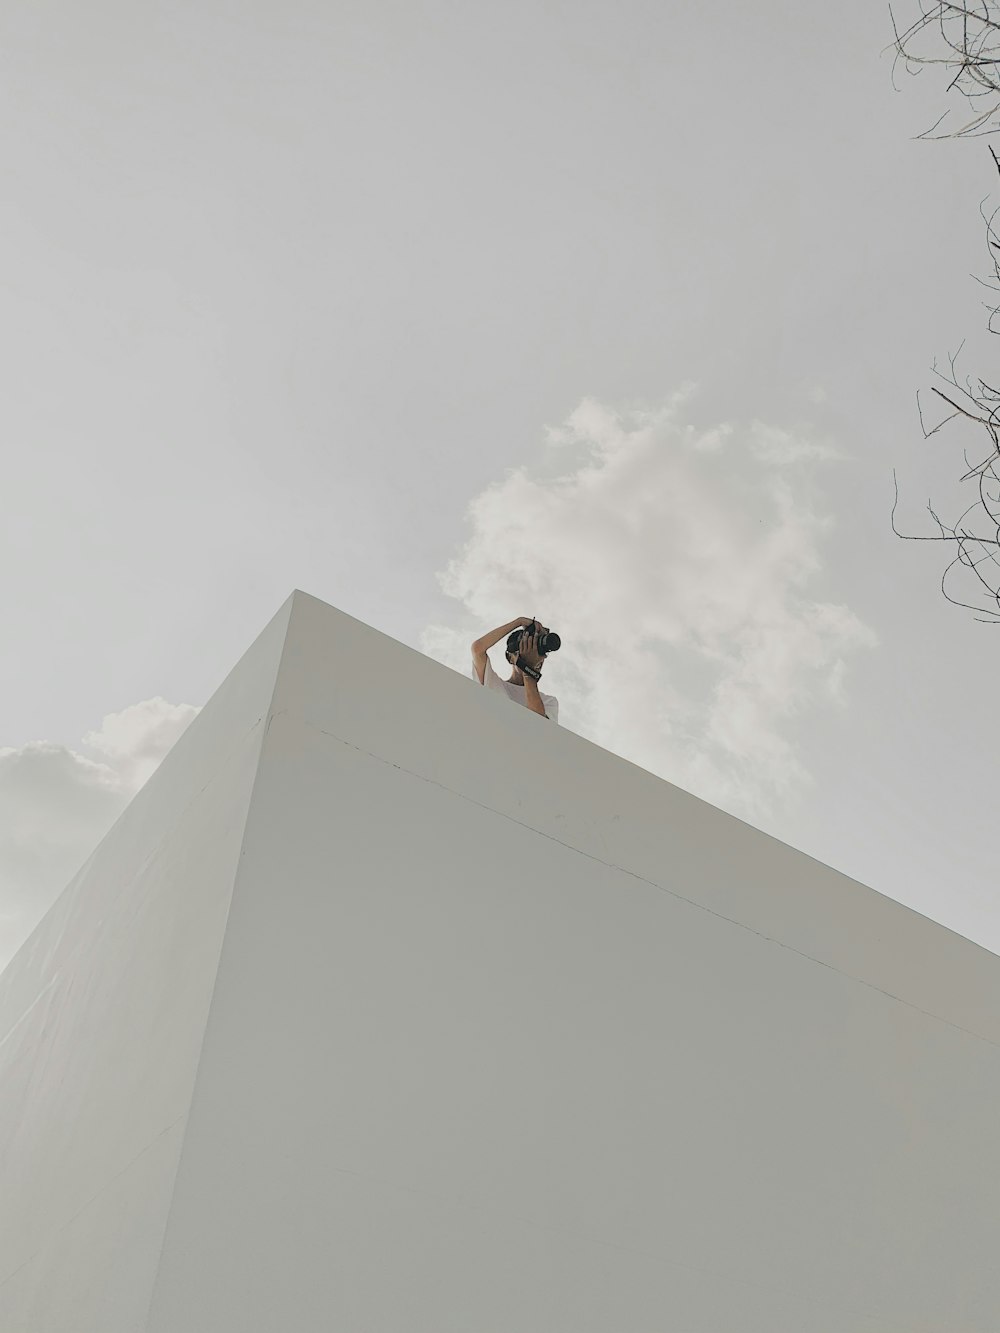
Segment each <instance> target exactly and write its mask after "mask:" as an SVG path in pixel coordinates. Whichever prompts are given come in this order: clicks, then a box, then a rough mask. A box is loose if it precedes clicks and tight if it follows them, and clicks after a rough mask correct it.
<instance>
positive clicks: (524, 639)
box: [517, 620, 545, 669]
mask: <svg viewBox="0 0 1000 1333" xmlns="http://www.w3.org/2000/svg"><path fill="white" fill-rule="evenodd" d="M530 624H531V621H530V620H529V621H528V625H530ZM540 632H541V631H532V630H530V629H528V627H527V625H526V626H525V630H524V633H523V634H522V635H521V642H520V643H519V644H518V647H517V655H518V657H523V658H524V660H525V661H526V662H527V664H528V666H530V667H535V668H536V669H537V668H538V667H540V666H541V665H542V662H543V661H544V660H545V659H544V658H543V657H542V655H541V653H540V652H539V651H538V647H537V637H536V635H537V634H538V633H540Z"/></svg>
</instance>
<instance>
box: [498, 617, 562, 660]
mask: <svg viewBox="0 0 1000 1333" xmlns="http://www.w3.org/2000/svg"><path fill="white" fill-rule="evenodd" d="M537 625H538V621H537V620H533V621H532V622H531V625H529V626H528V628H527V629H516V630H514V632H513V633H512V634H510V635H508V638H507V652H508V654H513V656H514V657H515V658H516V657H517V654H518V651H519V650H520V647H521V635H522V634H530V632H531V629H532V627H536V626H537ZM561 644H562V639H560V637H559V635H558V634H553V633H552V632H551V631H548V632H546V633H544V634H539V636H538V638H537V639H536V640H535V647H536V648H537V649H538V651H539V652H540V653H541V655H542V656H543V657H547V656H548V654H549V653H554V652H556V651H557V649H558V648H559V647H560V645H561Z"/></svg>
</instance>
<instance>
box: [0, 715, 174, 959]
mask: <svg viewBox="0 0 1000 1333" xmlns="http://www.w3.org/2000/svg"><path fill="white" fill-rule="evenodd" d="M198 711H199V710H198V709H197V708H195V707H194V706H192V705H191V704H169V703H167V702H166V700H165V699H159V698H157V699H146V700H144V701H143V702H142V703H138V704H133V705H132V706H131V707H129V708H125V709H123V710H122V712H120V713H109V714H108V715H107V716H106V717H105V718H104V720H103V722H102V724H101V727H100V728H99V729H98V730H97V731H91V732H88V733H87V735H86V736H85V737H84V739H83V745H84V746H85V747H87V748H88V749H91V750H94V751H96V752H97V753H98V754H99V755H100V756H101V758H100V759H99V760H95V759H90V758H88V757H87V756H86V755H83V754H80V753H78V752H77V751H76V750H72V749H69V748H68V747H67V746H64V745H53V744H51V743H50V742H48V741H36V742H33V743H32V744H29V745H23V746H21V747H20V748H19V749H10V748H7V749H4V748H0V969H2V968H3V967H5V966H6V965H7V963H8V962H9V961H10V959H11V957H12V956H13V954H14V953H15V951H16V950H17V949H18V947H19V946H20V945H21V944H22V943H23V941H24V940H25V939H26V938H27V936H28V935H29V934H30V933H31V931H32V930H33V929H34V927H35V925H36V924H37V922H38V921H39V920H40V919H41V917H42V916H43V915H44V913H45V912H46V911H47V909H48V908H49V907H50V906H51V904H52V903H53V902H54V901H55V899H56V898H57V897H58V895H59V893H60V892H61V891H62V889H63V888H64V887H65V886H66V884H67V883H68V882H69V880H70V879H71V878H72V877H73V875H74V874H75V873H76V871H77V870H78V869H79V868H80V866H81V865H82V864H83V862H84V861H85V860H86V859H87V857H88V856H89V855H90V853H91V852H92V851H93V850H94V848H95V847H96V846H97V844H98V843H99V842H100V840H101V839H102V838H103V837H104V835H105V833H107V831H108V829H109V828H110V827H111V825H112V824H113V823H114V822H115V820H116V819H117V818H118V816H119V815H120V814H121V812H122V810H124V808H125V806H126V805H127V804H128V802H129V801H130V800H131V798H132V796H133V795H134V794H135V793H136V791H138V789H139V788H140V787H141V786H142V784H143V783H144V782H145V781H146V779H147V778H148V777H149V776H150V774H151V773H152V772H153V771H154V770H155V769H156V767H157V765H158V764H159V762H160V760H161V759H162V758H163V756H164V755H165V754H166V753H167V751H168V750H169V749H170V747H171V746H172V745H173V743H174V742H175V741H176V740H177V738H178V736H179V735H180V734H181V732H182V731H183V730H184V729H185V727H186V726H187V725H188V723H189V722H190V721H191V719H192V718H193V717H194V716H195V715H196V714H197V713H198Z"/></svg>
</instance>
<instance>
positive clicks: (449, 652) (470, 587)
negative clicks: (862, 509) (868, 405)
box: [422, 383, 877, 820]
mask: <svg viewBox="0 0 1000 1333" xmlns="http://www.w3.org/2000/svg"><path fill="white" fill-rule="evenodd" d="M696 388H697V386H695V385H693V384H690V383H687V384H684V385H682V386H681V387H680V389H678V390H677V391H676V392H675V393H674V394H672V395H671V396H670V397H669V398H668V400H667V401H666V403H665V404H664V405H663V406H662V407H661V408H658V409H655V410H645V409H639V410H633V411H631V412H629V413H619V412H616V411H614V410H613V409H611V408H609V407H606V406H605V405H603V404H602V403H600V402H598V401H597V400H596V399H594V398H586V399H584V400H583V401H582V402H581V403H580V404H579V406H578V407H577V408H576V410H575V411H574V412H572V413H571V414H570V416H569V417H568V418H567V420H566V421H565V422H564V423H563V424H562V425H561V426H558V427H550V428H547V429H546V431H545V436H544V450H543V456H542V458H541V459H540V460H539V464H538V467H537V469H536V475H534V476H529V474H528V471H527V469H525V468H517V469H510V470H509V471H508V474H507V476H506V478H505V480H504V481H502V482H498V483H494V484H493V485H491V486H489V487H488V488H487V489H486V490H485V491H484V492H483V493H482V494H480V495H478V496H476V497H475V499H474V500H473V501H472V502H471V504H470V505H469V507H468V511H467V512H468V517H469V519H470V520H471V523H472V528H473V532H472V536H471V537H470V538H469V540H468V541H467V542H466V543H465V545H464V547H463V549H462V550H461V552H460V553H459V554H458V555H457V556H456V557H455V558H454V559H453V560H452V561H451V562H450V563H449V565H448V567H447V569H446V570H445V572H444V573H443V574H441V575H439V582H440V585H441V587H442V588H443V590H444V591H445V592H446V593H447V594H449V595H450V596H452V597H455V598H457V599H458V600H459V601H461V602H462V603H463V605H464V606H465V608H466V610H467V612H468V613H469V619H468V620H467V622H466V623H465V625H464V626H463V627H462V628H461V629H460V630H451V629H445V628H443V627H433V628H430V629H428V631H427V632H426V633H425V634H424V635H423V640H422V647H423V650H424V651H425V652H427V653H429V654H430V655H432V656H436V657H438V658H439V659H440V660H446V661H448V662H449V664H450V665H454V666H455V667H456V668H457V669H458V670H462V671H465V670H466V669H467V664H466V662H465V658H466V657H467V655H468V647H467V645H468V642H469V641H470V640H471V639H472V638H474V637H476V636H477V635H479V634H481V633H483V631H484V630H486V629H489V628H491V627H493V626H494V625H496V624H499V623H501V622H505V621H508V620H511V619H514V618H516V617H518V616H530V615H537V616H538V618H539V619H540V620H541V621H542V623H543V624H545V625H548V626H549V627H550V628H552V629H554V630H556V631H557V632H558V633H559V634H560V635H561V637H562V640H563V647H562V648H561V649H560V651H559V653H558V655H557V656H556V657H554V658H553V659H552V660H551V662H550V663H549V665H548V666H547V667H546V673H545V677H544V679H545V683H546V687H547V689H548V690H549V691H550V692H551V693H553V694H556V695H557V696H558V697H559V701H560V718H561V720H562V721H563V722H564V723H565V724H566V725H568V726H571V727H572V728H573V730H574V731H577V732H579V733H580V734H581V735H585V736H587V737H588V738H589V739H591V740H593V741H595V742H596V743H597V744H599V745H602V746H603V747H605V748H606V749H610V750H613V751H614V752H615V753H617V754H620V755H622V756H623V757H625V758H627V759H629V760H631V761H632V762H634V763H637V764H639V765H640V766H641V767H643V768H646V769H648V770H650V771H651V772H654V773H657V774H659V775H660V776H662V777H664V778H666V779H668V780H669V781H671V782H675V783H677V784H678V785H680V786H682V787H685V788H687V789H688V790H690V791H693V792H695V793H696V794H697V795H699V796H702V797H704V798H705V799H707V800H710V801H712V802H713V803H714V804H716V805H719V806H721V807H723V808H725V809H728V810H731V811H732V812H733V813H734V814H737V815H739V816H740V817H741V818H744V819H750V820H753V819H762V818H765V817H767V816H768V815H769V814H770V813H771V812H772V811H773V809H774V804H775V802H776V801H780V802H781V803H782V804H783V805H784V806H786V807H787V806H788V805H790V804H793V803H794V802H795V800H796V798H797V797H798V795H799V793H801V792H802V790H803V789H804V787H805V786H806V785H807V784H808V783H809V782H810V780H811V779H810V776H809V773H808V772H807V770H806V768H805V766H804V765H803V763H802V760H801V758H800V756H799V755H798V753H797V751H796V746H795V738H794V726H793V719H794V717H795V716H796V715H797V714H800V713H801V712H803V711H804V710H806V709H808V708H814V707H821V706H826V707H829V706H830V705H831V704H833V705H834V706H839V707H843V706H845V701H846V697H847V696H846V686H845V672H846V663H847V661H848V659H849V658H850V657H851V655H852V654H853V653H854V652H855V651H856V650H857V649H858V648H861V647H870V646H872V645H874V644H875V643H876V642H877V639H876V636H875V634H874V633H873V631H872V630H871V629H870V628H869V627H868V626H866V625H865V624H863V623H862V621H861V620H860V619H859V618H858V617H857V616H856V615H855V614H854V612H853V611H851V610H850V609H849V608H848V607H846V606H843V605H838V604H835V603H830V602H821V601H818V600H816V599H815V598H813V597H810V596H809V593H808V588H809V585H810V583H811V582H812V581H814V580H815V578H816V577H817V575H818V574H819V573H820V572H821V571H822V569H823V559H822V545H823V540H824V538H825V537H826V536H827V535H828V534H829V533H830V531H831V530H832V527H833V519H832V518H831V517H830V516H829V515H825V514H823V513H821V512H820V511H819V510H818V509H817V507H816V504H815V496H814V491H815V489H816V488H815V485H814V481H813V473H814V471H815V469H816V467H817V466H819V465H823V466H829V465H830V464H831V463H835V462H836V460H837V459H839V458H842V457H844V455H843V454H842V453H841V452H840V451H839V450H837V449H836V448H834V447H833V446H831V445H830V444H829V443H826V442H824V441H821V440H818V439H815V438H812V436H811V435H810V434H809V433H808V432H809V431H810V429H811V428H809V427H803V428H800V429H796V430H787V429H783V428H780V427H777V426H774V425H769V424H766V423H763V422H759V421H754V422H752V423H751V424H750V425H749V426H748V427H739V426H736V425H734V424H732V423H729V422H725V423H721V424H715V425H711V426H708V427H706V428H696V427H695V426H694V425H692V424H691V423H690V422H689V421H686V420H685V419H684V418H685V416H686V415H688V409H689V405H690V400H691V398H692V397H693V396H694V394H695V393H696Z"/></svg>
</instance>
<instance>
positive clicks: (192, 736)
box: [0, 600, 291, 1333]
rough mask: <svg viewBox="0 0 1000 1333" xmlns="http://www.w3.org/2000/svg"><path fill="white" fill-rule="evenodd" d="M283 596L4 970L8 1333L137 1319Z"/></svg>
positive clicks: (0, 1233)
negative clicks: (275, 611)
mask: <svg viewBox="0 0 1000 1333" xmlns="http://www.w3.org/2000/svg"><path fill="white" fill-rule="evenodd" d="M290 606H291V601H290V600H289V603H287V604H286V605H285V607H283V608H282V610H281V611H280V612H279V613H278V614H277V615H276V616H275V617H274V619H273V620H272V622H271V623H270V625H268V627H267V628H266V629H265V631H264V632H263V633H262V634H261V635H260V637H259V638H258V640H257V641H256V642H255V643H254V645H253V646H252V648H251V649H250V650H249V651H248V652H247V654H246V655H245V656H244V658H243V659H242V660H241V661H240V663H239V664H238V666H237V667H236V668H234V670H233V671H232V673H231V674H230V676H229V677H228V678H227V680H226V681H225V682H224V684H223V685H222V686H221V687H220V689H219V691H218V692H217V694H216V695H215V696H214V697H213V699H212V700H211V701H210V702H209V703H208V704H207V705H206V707H205V708H204V709H203V710H202V712H201V714H200V715H199V717H198V718H197V719H196V720H195V722H194V723H193V724H192V725H191V726H190V727H189V729H188V730H187V731H186V732H185V734H184V735H183V736H182V737H181V738H180V739H179V741H178V742H177V744H176V745H175V747H174V748H173V750H172V751H171V752H170V754H169V755H168V756H167V757H166V759H165V760H164V762H163V764H162V765H161V766H160V768H159V769H158V771H157V772H156V773H155V774H154V775H153V776H152V778H151V779H150V780H149V782H148V783H147V784H146V785H145V786H144V787H143V788H142V790H141V791H139V792H138V794H137V795H136V797H135V799H134V800H133V801H132V802H131V804H130V805H129V806H128V807H127V808H126V810H125V811H124V812H123V813H122V815H121V817H120V819H119V820H118V821H117V823H116V824H115V825H114V827H113V828H112V829H111V830H110V831H109V833H108V834H107V836H106V837H105V838H104V840H103V841H102V843H101V845H100V847H98V849H97V850H96V851H95V853H94V854H93V856H91V857H90V858H89V860H88V861H87V863H86V864H85V865H84V866H83V867H82V868H81V870H80V872H79V873H78V874H77V875H76V876H75V877H74V879H73V880H72V882H71V883H70V884H69V885H68V886H67V888H66V890H65V891H64V892H63V894H62V895H61V896H60V898H59V899H58V901H57V902H56V903H55V905H54V906H53V907H52V909H51V911H50V912H49V913H48V914H47V915H46V916H45V917H44V918H43V920H42V921H41V922H40V923H39V925H38V927H37V929H36V930H35V931H34V932H33V933H32V935H31V936H30V938H29V939H28V940H27V941H26V943H25V944H24V946H23V948H22V949H21V950H20V951H19V952H18V953H17V954H16V956H15V957H14V958H13V959H12V961H11V962H10V963H9V965H8V966H7V968H6V969H5V970H4V971H3V973H2V975H0V1330H2V1333H138V1330H141V1329H143V1328H144V1327H145V1323H146V1318H147V1313H148V1307H149V1300H150V1294H151V1291H152V1283H153V1278H154V1276H155V1273H156V1268H157V1264H158V1261H159V1253H160V1246H161V1244H162V1241H163V1234H164V1226H165V1224H166V1218H167V1211H168V1208H169V1204H170V1199H171V1195H172V1191H173V1183H174V1173H175V1171H176V1166H177V1161H178V1157H179V1154H180V1150H181V1145H182V1143H183V1137H184V1130H185V1127H186V1117H187V1112H188V1108H189V1105H190V1099H191V1092H192V1089H193V1086H194V1076H195V1071H196V1068H197V1062H198V1057H199V1053H200V1049H201V1041H202V1037H203V1034H204V1029H205V1020H206V1017H207V1014H208V1007H209V1003H210V1000H211V994H212V987H213V985H214V982H215V974H216V969H217V967H218V959H219V951H220V948H221V945H222V937H223V934H224V930H225V922H226V915H227V913H228V910H229V902H230V895H231V891H232V886H233V881H234V878H235V874H236V866H237V861H238V857H239V850H240V845H241V842H242V838H243V825H244V820H245V818H246V813H247V808H248V804H249V799H250V791H251V786H252V783H253V780H254V777H255V774H256V771H257V759H258V756H259V753H260V745H261V740H262V738H263V734H264V730H265V727H266V722H267V717H268V712H269V707H270V701H271V693H272V689H273V686H274V680H275V674H276V671H277V666H278V661H279V657H280V652H281V647H282V643H283V640H284V634H285V627H286V624H287V618H288V614H289V611H290ZM189 1333H193V1331H192V1330H189Z"/></svg>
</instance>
